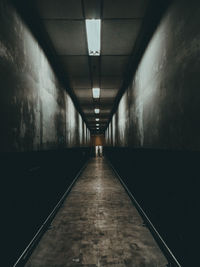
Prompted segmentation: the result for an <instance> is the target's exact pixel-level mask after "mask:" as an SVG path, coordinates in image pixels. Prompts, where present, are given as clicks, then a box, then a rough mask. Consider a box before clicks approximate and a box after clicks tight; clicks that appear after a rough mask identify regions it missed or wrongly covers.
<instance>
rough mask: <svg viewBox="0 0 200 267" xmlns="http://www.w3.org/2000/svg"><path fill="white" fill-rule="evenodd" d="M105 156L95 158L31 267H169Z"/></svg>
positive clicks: (55, 221) (57, 218) (56, 220)
mask: <svg viewBox="0 0 200 267" xmlns="http://www.w3.org/2000/svg"><path fill="white" fill-rule="evenodd" d="M142 224H143V220H142V218H141V217H140V215H139V214H138V212H137V210H136V208H135V207H134V206H133V204H132V202H131V200H130V199H129V197H128V195H127V194H126V192H125V190H124V188H123V187H122V186H121V184H120V182H119V181H118V179H117V178H116V176H115V174H114V173H113V171H112V170H111V169H110V167H109V166H108V164H107V163H106V161H105V160H104V159H102V158H96V159H91V160H90V162H89V164H88V166H87V168H86V169H85V170H84V172H83V173H82V175H81V176H80V178H79V179H78V181H77V182H76V184H75V186H74V187H73V189H72V191H71V193H70V195H69V196H68V198H67V199H66V201H65V202H64V204H63V205H62V207H61V208H60V210H59V212H58V214H57V216H56V217H55V219H54V220H53V222H52V227H50V229H49V230H48V231H47V232H46V233H45V234H44V236H43V238H42V239H41V241H40V243H39V244H38V246H37V248H36V249H35V251H34V252H33V254H32V256H31V257H30V259H29V261H28V262H27V264H26V267H68V266H70V267H81V266H82V267H83V266H84V267H101V266H102V267H103V266H108V267H114V266H115V267H125V266H128V267H129V266H130V267H164V266H166V265H167V260H166V259H165V257H164V256H163V254H162V253H161V251H160V249H159V248H158V246H157V244H156V243H155V241H154V239H153V237H152V236H151V234H150V232H149V230H148V229H147V228H146V227H144V226H142Z"/></svg>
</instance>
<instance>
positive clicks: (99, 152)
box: [97, 146, 101, 157]
mask: <svg viewBox="0 0 200 267" xmlns="http://www.w3.org/2000/svg"><path fill="white" fill-rule="evenodd" d="M97 151H98V153H97V155H98V157H101V151H100V146H98V150H97Z"/></svg>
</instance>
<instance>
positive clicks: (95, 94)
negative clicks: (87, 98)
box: [92, 88, 100, 98]
mask: <svg viewBox="0 0 200 267" xmlns="http://www.w3.org/2000/svg"><path fill="white" fill-rule="evenodd" d="M92 96H93V98H99V97H100V88H92Z"/></svg>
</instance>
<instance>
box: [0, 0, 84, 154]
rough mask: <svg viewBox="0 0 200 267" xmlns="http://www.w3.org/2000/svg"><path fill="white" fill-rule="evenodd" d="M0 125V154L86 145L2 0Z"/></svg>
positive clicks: (64, 98) (75, 117)
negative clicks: (1, 152) (0, 152)
mask: <svg viewBox="0 0 200 267" xmlns="http://www.w3.org/2000/svg"><path fill="white" fill-rule="evenodd" d="M0 121H1V138H0V151H25V150H26V151H27V150H28V151H31V150H43V149H54V148H58V147H66V146H67V147H72V146H80V145H86V143H88V141H89V140H88V139H89V137H88V136H86V135H84V133H86V130H85V128H86V126H85V125H84V126H83V125H82V124H83V122H82V118H81V117H80V115H79V114H78V113H77V111H76V110H75V108H74V105H73V103H72V101H71V99H70V97H69V95H68V94H67V93H66V91H65V89H64V88H63V86H62V85H61V84H60V83H59V81H58V80H57V78H56V76H55V74H54V71H53V69H52V67H51V65H50V64H49V62H48V59H47V58H46V56H45V54H44V52H43V51H42V49H41V48H40V46H39V45H38V43H37V41H36V40H35V39H34V37H33V36H32V34H31V32H30V31H29V29H28V28H27V27H26V25H25V24H24V23H23V21H22V20H21V18H20V17H19V15H18V14H17V13H16V11H15V9H14V8H13V7H12V6H11V5H10V4H9V1H8V0H2V1H0ZM68 133H69V135H68ZM87 134H89V132H88V131H87Z"/></svg>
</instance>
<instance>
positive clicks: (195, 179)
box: [105, 0, 200, 266]
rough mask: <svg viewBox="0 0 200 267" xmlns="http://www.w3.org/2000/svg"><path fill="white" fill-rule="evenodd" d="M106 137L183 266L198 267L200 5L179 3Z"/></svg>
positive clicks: (162, 27)
mask: <svg viewBox="0 0 200 267" xmlns="http://www.w3.org/2000/svg"><path fill="white" fill-rule="evenodd" d="M172 2H173V3H172V4H171V6H170V7H169V9H168V10H167V11H166V13H165V15H164V16H163V18H162V20H161V22H160V24H159V26H158V27H157V29H156V31H155V32H154V34H153V36H152V38H151V40H150V42H149V44H148V46H147V48H146V50H145V52H144V54H143V57H142V59H141V61H140V63H139V66H138V68H137V70H136V73H135V75H134V76H133V79H132V82H131V83H130V85H129V87H128V88H126V91H125V93H124V95H123V97H122V99H121V101H120V103H119V106H118V109H117V111H116V113H115V114H114V115H113V118H112V120H111V122H110V124H109V126H108V128H107V130H106V133H105V136H106V145H107V147H106V149H105V151H106V155H107V157H108V158H109V159H110V161H111V162H112V164H113V165H114V166H115V168H116V169H117V171H118V172H119V173H120V175H121V177H122V178H123V180H124V182H125V183H126V184H127V186H128V188H129V190H130V191H131V192H132V194H133V195H134V196H135V198H136V199H137V201H138V202H139V203H140V205H141V206H142V208H143V210H144V211H145V212H146V214H147V215H148V217H149V218H150V220H151V221H152V222H153V224H154V226H155V227H156V229H157V230H158V232H159V233H160V234H161V236H162V237H163V239H164V240H165V242H166V243H167V245H168V246H169V247H170V249H171V250H172V252H173V253H174V255H175V256H176V257H177V259H178V260H179V261H180V263H181V266H196V265H197V262H198V252H197V249H196V248H197V247H198V238H197V235H196V230H195V229H197V227H198V226H197V221H198V215H197V214H198V212H197V211H198V209H199V202H200V199H199V193H198V189H197V188H199V175H200V173H199V167H198V166H199V150H200V117H199V114H200V92H199V87H200V75H199V74H200V72H199V71H200V60H199V59H200V46H199V43H200V31H199V28H200V16H199V14H200V2H199V1H195V0H192V1H185V0H184V1H183V0H175V1H172Z"/></svg>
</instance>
